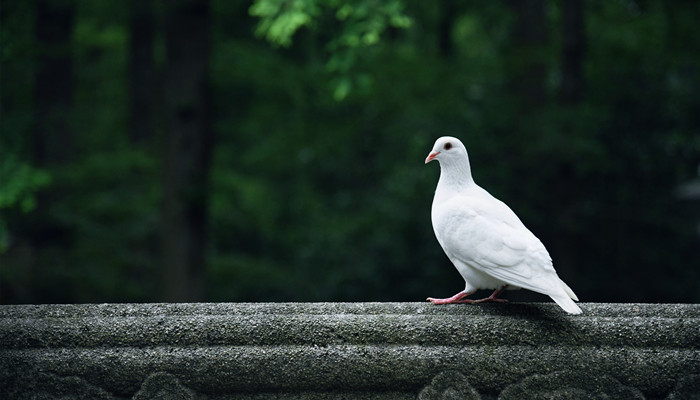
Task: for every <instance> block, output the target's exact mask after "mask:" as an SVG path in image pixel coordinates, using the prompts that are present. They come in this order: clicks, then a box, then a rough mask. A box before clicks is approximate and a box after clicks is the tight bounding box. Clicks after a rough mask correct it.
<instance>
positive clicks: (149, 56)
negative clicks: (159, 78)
mask: <svg viewBox="0 0 700 400" xmlns="http://www.w3.org/2000/svg"><path fill="white" fill-rule="evenodd" d="M129 33H130V37H131V43H130V46H129V89H130V94H129V139H130V141H131V143H140V142H143V141H145V140H148V139H149V138H151V137H152V136H153V132H154V126H155V123H154V118H155V113H154V105H155V93H156V87H157V85H156V81H155V78H156V74H155V62H154V59H153V41H154V37H155V19H154V17H153V6H152V2H151V1H143V0H131V1H130V2H129Z"/></svg>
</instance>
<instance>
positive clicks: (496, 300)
mask: <svg viewBox="0 0 700 400" xmlns="http://www.w3.org/2000/svg"><path fill="white" fill-rule="evenodd" d="M507 302H508V300H506V299H499V298H496V297H485V298H483V299H479V300H474V301H472V303H477V304H478V303H507Z"/></svg>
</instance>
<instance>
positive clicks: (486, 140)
mask: <svg viewBox="0 0 700 400" xmlns="http://www.w3.org/2000/svg"><path fill="white" fill-rule="evenodd" d="M0 18H1V19H0V33H1V39H2V43H1V46H2V48H1V49H0V50H1V54H0V57H1V58H0V84H1V88H0V89H1V96H2V98H1V100H2V101H1V107H0V113H1V114H0V301H1V302H2V303H49V302H52V303H53V302H58V303H63V302H127V301H128V302H150V301H421V300H423V299H425V297H426V296H438V297H446V296H450V295H452V294H454V293H456V292H457V291H459V290H461V289H462V288H463V281H462V280H461V278H460V276H459V275H458V274H457V272H456V270H455V269H454V268H453V267H452V266H451V264H450V263H449V261H448V260H447V258H446V257H445V255H444V254H443V253H442V250H441V249H440V247H439V245H438V243H437V241H436V239H435V238H434V235H433V231H432V227H431V223H430V205H431V201H432V195H433V191H434V189H435V185H436V183H437V179H438V175H439V168H438V165H436V164H430V165H427V166H426V165H424V164H423V161H424V159H425V156H426V155H427V154H428V152H429V150H430V148H431V147H432V144H433V142H434V140H435V139H436V138H437V137H439V136H443V135H452V136H457V137H459V138H461V139H462V141H463V142H464V143H465V144H466V146H467V148H468V150H469V152H470V158H471V162H472V168H473V174H474V177H475V179H476V181H477V182H478V183H479V184H480V185H481V186H483V187H484V188H486V189H487V190H489V191H490V192H491V193H492V194H494V195H495V196H497V197H498V198H500V199H502V200H503V201H505V202H506V203H507V204H509V205H510V206H511V208H513V210H514V211H515V212H516V213H517V214H518V215H519V216H520V217H521V219H522V220H523V221H524V222H525V224H526V225H527V226H528V227H529V228H530V229H531V230H532V231H533V232H534V233H535V234H536V235H537V236H539V237H540V239H541V240H542V241H543V242H544V243H545V245H546V246H547V248H548V249H549V251H550V253H551V254H552V257H553V259H554V263H555V267H556V268H557V270H558V271H559V274H560V276H561V277H562V278H563V279H564V280H565V281H566V282H567V283H569V285H570V286H571V287H572V288H573V289H574V290H575V291H576V292H577V294H578V296H579V297H580V298H581V299H582V300H583V301H610V302H698V301H700V262H698V260H700V240H699V236H698V235H699V232H700V230H699V229H698V228H699V226H700V225H699V221H700V210H699V206H698V205H699V203H698V199H697V190H696V189H694V188H695V187H696V186H693V185H697V179H698V167H699V165H700V30H699V28H698V21H700V6H698V2H697V1H673V2H671V1H641V0H640V1H632V0H630V1H623V0H590V1H583V0H567V1H554V0H534V1H515V0H513V1H455V2H447V1H442V2H431V1H419V0H387V1H378V0H351V1H338V0H280V1H274V0H258V1H255V2H249V1H226V0H210V1H206V0H192V1H184V0H174V1H169V0H168V1H166V0H161V1H138V0H133V1H121V0H111V1H109V0H104V1H94V0H74V1H68V0H67V1H58V0H33V1H3V2H2V3H1V4H0ZM694 190H696V191H695V192H694ZM693 193H696V194H695V195H694V194H693ZM521 292H524V291H521ZM509 296H510V298H511V299H516V300H518V299H520V300H523V299H525V300H545V298H544V297H542V296H539V295H534V294H527V293H515V294H510V295H509Z"/></svg>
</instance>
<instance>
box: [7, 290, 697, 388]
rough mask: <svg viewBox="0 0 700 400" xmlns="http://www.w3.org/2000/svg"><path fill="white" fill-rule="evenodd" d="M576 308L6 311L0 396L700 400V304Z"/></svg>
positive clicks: (187, 306)
mask: <svg viewBox="0 0 700 400" xmlns="http://www.w3.org/2000/svg"><path fill="white" fill-rule="evenodd" d="M581 308H582V309H583V311H584V314H583V315H580V316H569V315H566V314H565V313H564V312H563V311H562V310H561V309H559V308H558V307H557V306H556V305H554V304H553V303H552V304H533V303H529V304H484V305H451V306H434V305H431V304H424V303H279V304H267V303H259V304H99V305H93V304H90V305H37V306H34V305H18V306H14V305H4V306H0V398H3V399H15V398H18V399H23V398H27V399H28V398H38V399H44V398H46V399H50V398H95V399H128V398H133V399H271V398H275V399H299V398H300V399H329V398H333V399H337V398H340V399H416V398H419V399H496V398H498V399H527V398H540V399H550V398H551V399H574V398H596V397H597V398H611V399H645V398H646V399H693V398H695V399H698V398H700V305H684V304H666V305H651V304H585V303H584V304H581ZM604 396H607V397H604ZM693 396H695V397H693Z"/></svg>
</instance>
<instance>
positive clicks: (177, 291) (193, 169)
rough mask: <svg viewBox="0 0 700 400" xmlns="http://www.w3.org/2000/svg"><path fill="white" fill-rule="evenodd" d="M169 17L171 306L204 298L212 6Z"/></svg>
mask: <svg viewBox="0 0 700 400" xmlns="http://www.w3.org/2000/svg"><path fill="white" fill-rule="evenodd" d="M166 4H167V15H166V39H165V45H166V58H167V61H166V63H167V64H166V67H165V74H166V76H165V88H164V89H165V108H166V110H165V114H166V115H165V119H166V131H167V133H166V136H167V138H166V141H167V146H166V147H167V148H166V156H165V177H164V207H163V226H162V228H163V263H164V265H163V275H164V286H165V287H164V298H165V300H166V301H198V300H201V299H202V298H203V292H204V277H205V270H206V269H205V268H206V257H205V244H206V227H207V202H208V189H209V188H208V175H209V163H210V153H211V146H212V133H211V126H210V104H209V101H210V99H209V97H210V94H209V87H208V67H209V53H210V43H209V40H210V37H209V21H210V15H209V3H208V1H206V0H193V1H183V0H178V1H169V2H167V3H166Z"/></svg>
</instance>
